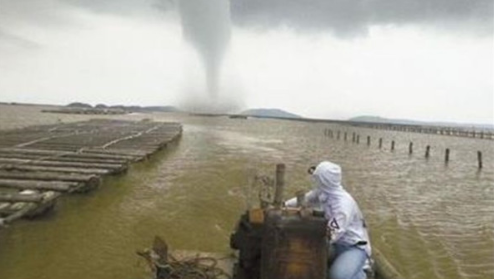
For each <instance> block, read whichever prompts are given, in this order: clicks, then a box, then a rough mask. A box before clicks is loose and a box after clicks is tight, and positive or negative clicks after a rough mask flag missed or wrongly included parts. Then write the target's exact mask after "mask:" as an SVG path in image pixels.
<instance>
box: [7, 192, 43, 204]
mask: <svg viewBox="0 0 494 279" xmlns="http://www.w3.org/2000/svg"><path fill="white" fill-rule="evenodd" d="M41 201H43V195H42V194H20V193H0V202H34V203H39V202H41Z"/></svg>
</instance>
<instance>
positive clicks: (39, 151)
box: [0, 148, 138, 160]
mask: <svg viewBox="0 0 494 279" xmlns="http://www.w3.org/2000/svg"><path fill="white" fill-rule="evenodd" d="M12 153H14V154H36V155H45V156H60V157H81V158H101V159H121V160H135V159H138V158H136V157H137V156H128V155H111V154H85V153H78V152H70V151H57V150H43V149H26V148H2V149H0V154H12Z"/></svg>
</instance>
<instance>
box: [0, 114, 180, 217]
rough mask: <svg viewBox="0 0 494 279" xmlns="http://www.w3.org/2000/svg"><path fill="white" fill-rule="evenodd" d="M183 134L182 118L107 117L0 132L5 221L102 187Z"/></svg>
mask: <svg viewBox="0 0 494 279" xmlns="http://www.w3.org/2000/svg"><path fill="white" fill-rule="evenodd" d="M181 134H182V126H181V125H180V124H179V123H165V122H152V121H139V122H133V121H122V120H105V119H95V120H90V121H84V122H75V123H69V124H56V125H45V126H34V127H29V128H25V129H19V130H8V131H0V226H1V225H3V224H7V223H11V222H13V221H14V220H17V219H19V218H22V217H34V216H36V215H39V214H41V213H44V212H45V211H47V210H49V209H51V208H53V206H54V205H55V202H56V200H57V199H58V198H59V197H60V196H61V195H62V193H71V192H86V191H89V190H92V189H95V188H97V187H98V186H99V184H100V183H101V180H102V177H103V176H105V175H111V174H119V173H123V172H125V171H126V170H127V167H128V165H129V164H130V163H132V162H138V161H142V160H145V159H147V158H148V157H149V156H151V155H152V154H153V153H155V152H157V151H159V150H161V149H163V148H165V147H166V146H167V144H168V143H170V142H172V141H174V140H176V139H178V138H179V137H180V136H181Z"/></svg>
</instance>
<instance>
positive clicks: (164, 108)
mask: <svg viewBox="0 0 494 279" xmlns="http://www.w3.org/2000/svg"><path fill="white" fill-rule="evenodd" d="M67 107H69V108H86V109H91V108H93V107H92V106H91V105H90V104H86V103H81V102H74V103H70V104H68V105H67ZM94 108H95V109H101V110H105V109H114V110H115V109H116V110H122V111H126V112H179V111H180V110H179V109H178V108H176V107H173V106H147V107H141V106H123V105H116V106H110V105H105V104H97V105H96V106H95V107H94Z"/></svg>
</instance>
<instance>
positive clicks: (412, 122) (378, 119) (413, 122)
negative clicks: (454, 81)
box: [348, 115, 494, 130]
mask: <svg viewBox="0 0 494 279" xmlns="http://www.w3.org/2000/svg"><path fill="white" fill-rule="evenodd" d="M348 121H353V122H371V123H393V124H403V125H420V126H444V127H465V128H472V127H474V128H479V129H489V130H492V129H494V125H489V124H476V123H456V122H432V121H431V122H428V121H418V120H409V119H392V118H384V117H380V116H368V115H364V116H357V117H353V118H350V119H348Z"/></svg>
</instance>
